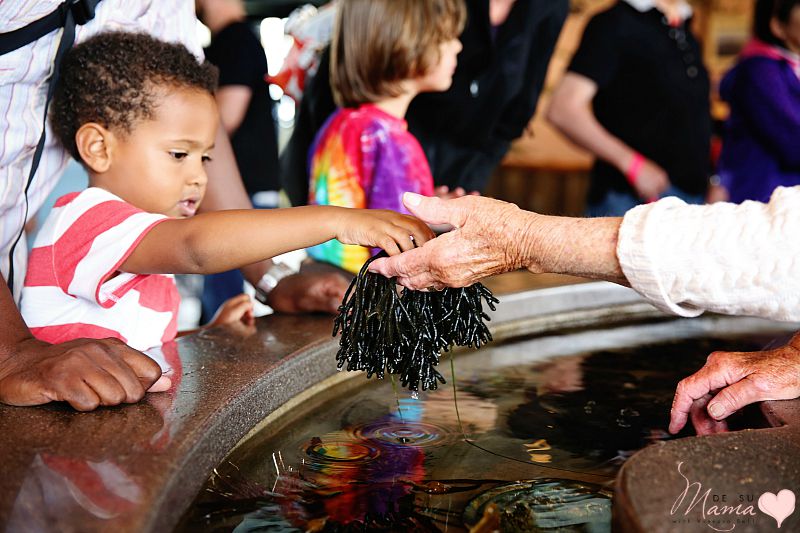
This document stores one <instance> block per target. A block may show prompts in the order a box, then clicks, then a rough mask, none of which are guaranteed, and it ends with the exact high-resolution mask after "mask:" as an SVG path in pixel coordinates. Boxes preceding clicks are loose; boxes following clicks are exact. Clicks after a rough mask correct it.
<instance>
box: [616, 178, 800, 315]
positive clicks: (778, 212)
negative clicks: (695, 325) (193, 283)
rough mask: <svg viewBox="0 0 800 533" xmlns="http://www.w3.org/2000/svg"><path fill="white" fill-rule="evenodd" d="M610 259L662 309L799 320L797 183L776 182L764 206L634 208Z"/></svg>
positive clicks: (672, 203) (676, 203)
mask: <svg viewBox="0 0 800 533" xmlns="http://www.w3.org/2000/svg"><path fill="white" fill-rule="evenodd" d="M617 257H618V258H619V262H620V265H621V266H622V271H623V272H624V273H625V276H626V277H627V278H628V281H629V282H630V284H631V287H633V288H634V289H635V290H636V291H637V292H639V293H640V294H642V295H643V296H644V297H645V298H647V299H648V300H650V301H651V302H652V303H653V304H654V305H656V306H657V307H658V308H660V309H662V310H664V311H668V312H671V313H675V314H678V315H681V316H687V317H691V316H697V315H699V314H701V313H702V312H703V311H713V312H717V313H725V314H733V315H752V316H760V317H764V318H771V319H775V320H785V321H797V320H800V186H796V187H788V188H787V187H779V188H778V189H776V190H775V192H774V193H773V194H772V198H770V201H769V203H767V204H764V203H760V202H749V201H748V202H744V203H742V204H740V205H737V204H729V203H717V204H712V205H687V204H686V203H684V202H683V201H682V200H679V199H677V198H665V199H663V200H660V201H658V202H656V203H653V204H648V205H641V206H638V207H636V208H634V209H632V210H630V211H629V212H628V213H627V214H626V215H625V218H624V219H623V221H622V227H621V228H620V232H619V244H618V246H617Z"/></svg>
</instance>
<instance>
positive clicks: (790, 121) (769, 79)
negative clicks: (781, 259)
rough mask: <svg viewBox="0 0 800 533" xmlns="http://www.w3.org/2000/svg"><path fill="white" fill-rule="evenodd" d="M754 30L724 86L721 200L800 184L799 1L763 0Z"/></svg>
mask: <svg viewBox="0 0 800 533" xmlns="http://www.w3.org/2000/svg"><path fill="white" fill-rule="evenodd" d="M753 34H754V36H753V40H751V41H750V42H749V43H748V44H747V45H746V46H745V47H744V50H742V53H741V55H740V57H739V61H738V63H737V64H736V66H735V67H733V69H731V71H730V72H728V74H727V75H726V76H725V78H724V79H723V80H722V83H721V84H720V96H721V97H722V98H723V100H725V101H726V102H728V104H729V105H730V117H729V118H728V122H727V124H726V126H725V136H724V139H723V144H722V153H721V155H720V161H719V176H720V187H721V189H722V191H721V192H722V193H723V194H722V196H720V198H721V199H726V198H727V199H729V200H730V201H731V202H736V203H739V202H742V201H744V200H758V201H762V202H763V201H766V200H767V199H768V198H769V196H770V195H771V194H772V191H773V190H774V189H775V187H778V186H781V185H784V186H789V185H798V184H800V0H758V1H757V2H756V8H755V17H754V21H753Z"/></svg>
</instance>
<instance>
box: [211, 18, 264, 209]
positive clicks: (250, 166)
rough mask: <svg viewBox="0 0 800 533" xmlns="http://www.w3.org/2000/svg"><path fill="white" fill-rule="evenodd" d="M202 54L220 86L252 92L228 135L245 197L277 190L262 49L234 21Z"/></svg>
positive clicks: (250, 33)
mask: <svg viewBox="0 0 800 533" xmlns="http://www.w3.org/2000/svg"><path fill="white" fill-rule="evenodd" d="M205 53H206V58H207V59H208V60H209V61H210V62H211V63H213V64H214V65H216V66H217V68H219V85H220V87H224V86H226V85H244V86H247V87H249V88H250V90H251V91H252V96H251V98H250V104H249V105H248V106H247V112H246V113H245V115H244V118H243V119H242V123H241V124H240V125H239V127H238V128H237V129H236V131H234V132H233V134H232V135H231V144H232V145H233V153H234V155H235V156H236V163H237V165H238V166H239V172H241V174H242V180H243V181H244V186H245V188H246V189H247V192H248V194H250V195H253V194H255V193H256V192H258V191H276V190H278V189H279V188H280V180H279V175H278V141H277V135H276V131H275V120H274V118H273V107H274V102H273V101H272V98H270V96H269V86H268V84H267V81H266V79H265V76H266V75H267V58H266V56H265V54H264V48H263V47H262V46H261V43H260V42H259V40H258V38H257V37H256V35H255V33H254V31H253V29H252V28H251V27H250V26H249V25H248V24H247V23H246V22H234V23H233V24H230V25H228V26H226V27H225V28H224V29H223V30H222V31H220V32H219V33H218V34H217V35H215V36H214V37H213V39H212V40H211V45H210V46H209V47H208V48H207V49H206V50H205Z"/></svg>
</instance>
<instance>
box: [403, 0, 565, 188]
mask: <svg viewBox="0 0 800 533" xmlns="http://www.w3.org/2000/svg"><path fill="white" fill-rule="evenodd" d="M568 8H569V5H568V2H567V1H565V0H517V1H516V2H515V3H514V6H513V7H512V8H511V12H510V13H509V15H508V19H506V21H505V22H504V23H503V24H502V25H501V26H498V27H496V28H493V27H492V26H491V24H490V21H489V2H488V1H487V0H467V9H468V14H469V16H468V19H467V25H466V27H465V28H464V31H463V33H462V34H461V36H460V37H459V39H460V40H461V43H462V44H463V46H464V49H463V50H462V51H461V53H460V54H459V56H458V66H457V68H456V72H455V74H454V76H453V84H452V86H451V87H450V89H449V90H447V91H445V92H442V93H425V94H421V95H419V96H418V97H417V98H415V99H414V101H413V102H412V103H411V106H410V107H409V110H408V114H407V115H406V118H407V120H408V125H409V131H411V133H413V134H414V135H415V136H417V138H418V139H419V141H420V143H421V144H422V147H423V149H424V150H425V154H426V155H427V156H428V161H429V162H430V165H431V170H432V172H433V176H434V180H435V181H436V184H437V185H448V186H450V187H451V188H452V187H456V186H461V187H464V188H465V189H467V190H478V191H482V190H483V189H484V188H485V187H486V184H487V182H488V180H489V177H490V176H491V173H492V171H493V170H494V168H495V167H496V166H497V165H498V163H500V160H501V159H502V158H503V156H504V155H505V154H506V152H507V151H508V148H509V146H510V145H511V141H513V140H514V139H516V138H517V137H519V136H520V135H522V132H523V131H524V130H525V127H526V126H527V125H528V122H530V120H531V118H532V117H533V115H534V113H535V112H536V105H537V103H538V101H539V96H540V95H541V92H542V87H543V86H544V81H545V77H546V75H547V66H548V64H549V63H550V56H551V55H552V54H553V49H554V48H555V44H556V41H557V40H558V36H559V34H560V33H561V27H562V26H563V24H564V20H565V19H566V17H567V11H568Z"/></svg>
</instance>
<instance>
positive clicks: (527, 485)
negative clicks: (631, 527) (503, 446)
mask: <svg viewBox="0 0 800 533" xmlns="http://www.w3.org/2000/svg"><path fill="white" fill-rule="evenodd" d="M464 524H466V525H467V526H469V527H470V528H471V529H472V530H479V531H496V530H498V529H499V530H500V531H565V532H566V531H570V532H581V531H586V532H591V533H601V532H608V531H610V529H611V527H610V526H611V494H610V493H609V492H608V491H605V490H603V488H602V487H600V486H598V485H592V484H588V483H581V482H578V481H571V480H568V479H540V480H535V481H524V482H519V483H508V484H505V485H500V486H498V487H495V488H493V489H491V490H488V491H486V492H484V493H482V494H479V495H478V496H477V497H475V498H474V499H473V500H472V501H470V502H469V504H467V507H466V508H465V509H464Z"/></svg>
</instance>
